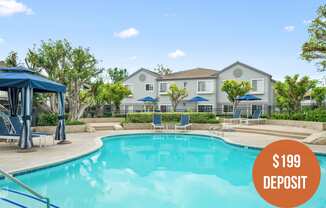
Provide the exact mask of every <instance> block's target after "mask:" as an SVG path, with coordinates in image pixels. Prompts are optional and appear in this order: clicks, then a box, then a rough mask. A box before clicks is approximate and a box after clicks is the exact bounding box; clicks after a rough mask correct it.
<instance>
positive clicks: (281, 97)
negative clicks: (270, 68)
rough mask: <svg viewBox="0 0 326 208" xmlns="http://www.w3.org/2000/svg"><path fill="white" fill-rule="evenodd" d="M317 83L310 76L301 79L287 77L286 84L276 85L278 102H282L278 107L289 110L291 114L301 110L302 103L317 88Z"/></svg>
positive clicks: (277, 83)
mask: <svg viewBox="0 0 326 208" xmlns="http://www.w3.org/2000/svg"><path fill="white" fill-rule="evenodd" d="M316 83H317V81H316V80H311V79H310V78H309V77H308V76H304V77H302V78H301V79H299V75H298V74H296V75H294V76H292V77H291V76H286V77H285V81H284V82H280V81H278V82H276V83H275V86H274V88H275V93H276V101H282V103H279V104H278V105H282V106H284V107H286V108H287V110H288V111H289V114H290V113H292V112H295V111H297V110H299V109H300V106H301V101H302V100H303V98H304V96H305V95H306V93H307V92H309V91H310V90H311V89H313V88H314V87H315V86H316Z"/></svg>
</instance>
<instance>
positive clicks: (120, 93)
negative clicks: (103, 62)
mask: <svg viewBox="0 0 326 208" xmlns="http://www.w3.org/2000/svg"><path fill="white" fill-rule="evenodd" d="M106 89H107V91H108V94H107V95H106V97H107V99H109V100H110V102H112V103H113V105H114V107H115V110H116V111H117V112H119V111H120V104H121V101H122V100H123V99H124V98H126V97H128V96H129V95H130V94H131V91H130V90H129V89H128V88H127V87H125V86H124V85H123V84H122V83H120V82H118V83H114V84H107V86H106Z"/></svg>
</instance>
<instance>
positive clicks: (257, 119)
mask: <svg viewBox="0 0 326 208" xmlns="http://www.w3.org/2000/svg"><path fill="white" fill-rule="evenodd" d="M261 115H262V110H261V109H257V110H255V111H254V113H253V114H252V117H251V118H247V119H243V120H242V122H244V123H245V124H247V125H249V123H250V122H257V123H258V124H260V122H261V121H263V122H265V121H266V119H264V118H261Z"/></svg>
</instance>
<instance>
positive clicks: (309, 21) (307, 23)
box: [303, 20, 312, 25]
mask: <svg viewBox="0 0 326 208" xmlns="http://www.w3.org/2000/svg"><path fill="white" fill-rule="evenodd" d="M311 22H312V20H303V24H305V25H309V24H310V23H311Z"/></svg>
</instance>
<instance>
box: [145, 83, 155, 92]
mask: <svg viewBox="0 0 326 208" xmlns="http://www.w3.org/2000/svg"><path fill="white" fill-rule="evenodd" d="M146 85H152V86H153V89H152V90H146ZM145 91H146V92H153V91H154V83H150V82H149V83H145Z"/></svg>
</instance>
